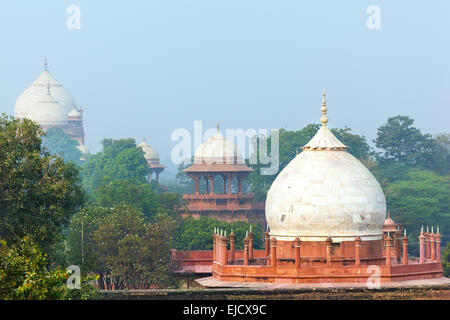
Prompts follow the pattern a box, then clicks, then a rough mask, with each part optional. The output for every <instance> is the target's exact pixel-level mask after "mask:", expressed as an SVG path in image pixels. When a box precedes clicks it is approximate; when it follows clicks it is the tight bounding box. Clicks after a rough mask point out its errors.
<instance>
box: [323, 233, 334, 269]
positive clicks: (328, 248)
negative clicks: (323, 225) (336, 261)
mask: <svg viewBox="0 0 450 320" xmlns="http://www.w3.org/2000/svg"><path fill="white" fill-rule="evenodd" d="M332 243H333V239H331V237H330V236H328V238H327V239H326V240H325V246H326V260H327V266H331V244H332Z"/></svg>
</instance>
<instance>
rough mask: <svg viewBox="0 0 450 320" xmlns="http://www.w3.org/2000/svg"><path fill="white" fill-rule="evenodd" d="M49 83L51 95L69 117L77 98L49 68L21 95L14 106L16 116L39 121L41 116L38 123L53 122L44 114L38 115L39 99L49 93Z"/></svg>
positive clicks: (46, 123)
mask: <svg viewBox="0 0 450 320" xmlns="http://www.w3.org/2000/svg"><path fill="white" fill-rule="evenodd" d="M49 85H50V94H51V96H52V97H53V98H54V100H56V101H58V106H59V108H60V109H61V111H60V112H62V113H65V118H67V115H68V114H69V112H70V111H71V110H72V109H74V108H75V106H76V103H75V99H74V98H73V96H72V95H71V94H70V92H69V91H67V90H66V89H65V88H63V86H62V85H61V84H60V83H59V82H58V81H56V80H55V78H53V76H52V75H51V74H50V73H49V72H48V71H47V70H44V71H43V72H42V73H41V75H40V76H39V77H38V78H37V79H36V81H34V82H33V83H32V84H31V86H30V87H29V88H28V89H26V90H25V91H24V92H23V93H22V94H21V95H20V96H19V98H18V99H17V101H16V105H15V107H14V114H15V116H16V117H17V118H29V119H32V120H34V121H38V120H36V119H37V118H39V121H38V123H39V124H40V125H48V124H49V123H48V122H51V121H50V119H49V120H46V119H45V117H44V116H42V115H41V116H39V117H37V116H36V112H37V110H36V108H37V106H38V105H39V100H40V99H41V98H42V97H43V96H45V95H46V94H47V91H48V88H47V87H48V86H49Z"/></svg>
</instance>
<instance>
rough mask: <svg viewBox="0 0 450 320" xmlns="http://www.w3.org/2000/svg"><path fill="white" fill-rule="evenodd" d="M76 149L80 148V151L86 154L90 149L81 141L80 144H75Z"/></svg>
mask: <svg viewBox="0 0 450 320" xmlns="http://www.w3.org/2000/svg"><path fill="white" fill-rule="evenodd" d="M77 149H78V150H80V152H81V153H82V154H83V155H88V154H90V151H89V149H88V147H86V146H85V145H84V144H81V143H80V144H79V145H78V146H77Z"/></svg>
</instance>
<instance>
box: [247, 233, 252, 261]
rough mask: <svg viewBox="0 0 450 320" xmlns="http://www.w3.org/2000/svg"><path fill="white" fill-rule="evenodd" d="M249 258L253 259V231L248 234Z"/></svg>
mask: <svg viewBox="0 0 450 320" xmlns="http://www.w3.org/2000/svg"><path fill="white" fill-rule="evenodd" d="M248 258H249V259H250V260H252V259H253V233H252V232H251V231H250V233H249V234H248Z"/></svg>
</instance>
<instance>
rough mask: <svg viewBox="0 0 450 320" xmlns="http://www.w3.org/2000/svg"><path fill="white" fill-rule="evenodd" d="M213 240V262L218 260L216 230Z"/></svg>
mask: <svg viewBox="0 0 450 320" xmlns="http://www.w3.org/2000/svg"><path fill="white" fill-rule="evenodd" d="M212 240H213V262H215V261H216V258H217V254H216V253H217V243H216V242H217V233H216V230H214V234H213V236H212Z"/></svg>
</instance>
